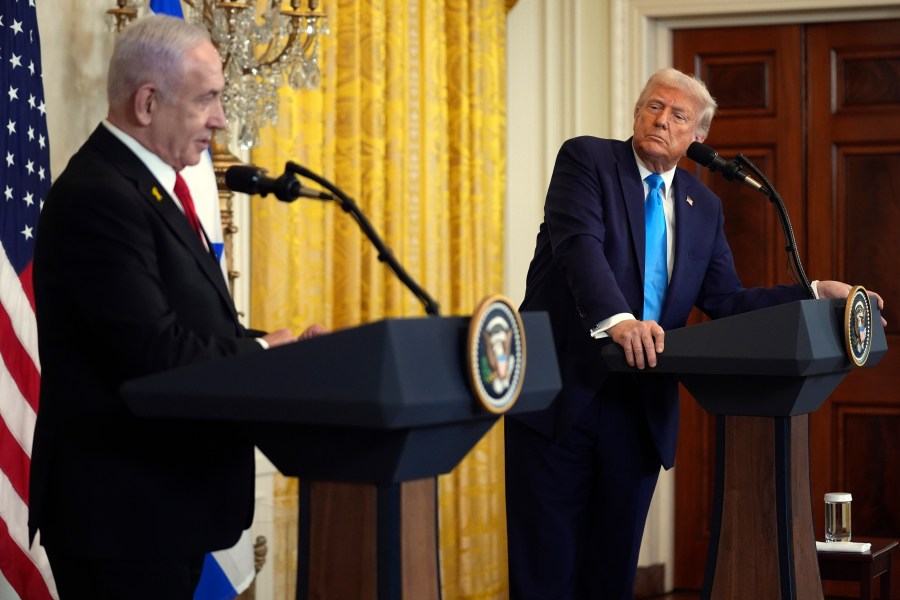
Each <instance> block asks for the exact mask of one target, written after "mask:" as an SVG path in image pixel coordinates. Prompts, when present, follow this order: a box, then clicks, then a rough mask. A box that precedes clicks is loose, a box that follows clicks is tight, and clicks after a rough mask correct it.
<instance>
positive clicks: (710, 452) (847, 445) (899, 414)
mask: <svg viewBox="0 0 900 600" xmlns="http://www.w3.org/2000/svg"><path fill="white" fill-rule="evenodd" d="M898 25H900V23H897V22H889V21H888V22H860V23H853V24H848V23H840V24H820V25H808V26H804V25H785V26H765V27H741V28H716V29H694V30H678V31H676V32H674V35H673V50H674V65H675V66H676V67H677V68H679V69H681V70H683V71H686V72H694V73H697V74H698V75H699V76H700V77H701V78H702V79H703V80H704V81H706V82H707V84H708V86H709V88H710V91H711V92H712V94H713V96H715V97H716V98H717V100H718V102H719V107H720V108H719V112H718V114H717V116H716V118H715V120H714V121H713V127H712V130H711V131H710V136H709V139H708V140H707V143H708V144H709V145H711V146H713V147H714V148H716V149H717V150H718V151H719V153H720V154H721V155H722V156H724V157H726V158H731V157H733V156H734V155H735V154H736V153H738V152H741V153H743V154H744V155H745V156H747V157H749V158H750V159H751V160H752V161H753V162H754V163H755V164H756V165H757V166H759V167H760V169H761V170H762V171H763V172H764V173H766V174H767V176H768V178H769V179H770V180H771V181H772V183H773V184H774V185H775V187H776V188H777V189H778V191H779V192H780V194H781V196H782V197H783V199H784V201H785V204H786V205H787V208H788V212H789V214H790V216H791V220H792V224H793V228H794V232H795V235H796V238H797V241H798V245H799V248H800V254H801V258H802V259H803V264H804V266H805V267H806V272H807V274H808V275H809V278H810V279H839V280H843V281H847V282H850V283H861V284H864V285H866V286H867V287H868V288H870V289H873V290H877V291H879V292H880V293H882V295H883V296H885V297H886V298H887V299H888V305H887V307H886V310H885V316H886V318H887V319H888V321H889V324H888V336H889V337H888V345H889V346H890V345H891V344H892V342H893V341H895V340H896V336H897V333H898V331H900V329H898V327H897V326H896V324H891V323H890V321H891V305H892V302H891V299H894V302H900V275H898V272H900V253H898V251H897V250H898V244H897V242H895V241H894V239H893V237H892V236H891V232H892V231H900V110H898V109H900V37H898V36H897V35H896V31H897V29H896V28H897V27H898ZM892 32H893V33H892ZM682 166H684V167H686V168H692V169H694V168H695V167H694V166H693V165H691V164H690V161H686V163H683V164H682ZM696 170H697V172H698V173H699V174H700V176H701V177H702V178H703V179H704V180H705V181H706V183H707V185H709V186H710V187H711V188H712V189H713V190H714V191H715V192H716V193H717V194H718V195H719V196H720V197H721V198H722V199H723V202H724V203H725V215H726V224H725V229H726V234H727V235H728V239H729V242H730V243H731V246H732V250H733V252H734V255H735V263H736V265H737V268H738V272H739V273H740V275H741V278H742V281H743V282H744V284H745V285H747V286H753V285H773V284H776V283H792V282H793V279H792V277H791V275H790V273H789V270H788V267H787V255H786V253H785V252H784V236H783V233H782V231H781V228H780V225H779V223H778V219H777V215H776V213H775V210H774V207H773V206H771V204H770V203H769V202H768V201H767V200H766V199H765V197H763V196H762V195H761V194H759V193H758V192H755V191H753V190H751V189H749V188H746V187H744V186H740V185H738V184H736V183H731V182H727V181H725V180H724V179H723V178H721V177H720V176H719V175H716V174H710V173H708V172H707V171H705V170H704V169H699V168H696ZM699 318H701V317H700V316H699V315H698V316H695V319H699ZM882 363H883V364H882V365H880V366H879V367H877V368H875V369H867V370H866V371H864V372H859V373H854V374H852V375H851V376H849V377H848V378H847V380H846V381H845V382H844V383H842V384H841V386H840V387H839V389H838V390H837V391H836V392H835V393H834V394H833V395H832V397H831V398H830V399H829V401H828V402H827V403H826V404H825V406H823V407H822V409H820V410H819V411H818V412H817V413H816V414H815V415H813V417H812V419H811V424H810V438H811V440H812V441H811V448H810V450H811V460H812V462H811V478H812V497H813V508H814V519H815V522H814V526H815V530H816V535H817V539H823V532H822V529H823V527H822V519H823V515H822V512H823V506H822V502H819V501H817V500H818V499H821V498H822V496H823V494H824V493H825V492H826V491H850V492H852V493H854V499H855V502H854V523H853V526H854V532H855V533H857V534H859V535H868V536H870V537H887V538H890V537H894V538H898V539H900V479H897V478H891V477H890V476H889V474H890V473H897V472H898V467H900V395H898V392H897V390H898V389H900V385H898V384H900V355H897V353H896V352H895V353H894V354H893V355H892V354H891V353H888V356H887V358H886V359H885V360H884V361H882ZM714 440H715V438H714V435H713V423H712V420H711V419H710V418H709V417H708V416H707V415H706V414H705V413H704V412H703V411H702V409H700V408H699V407H698V406H697V404H696V403H695V402H694V401H693V399H691V398H690V397H689V395H688V394H687V393H683V398H682V426H681V437H680V442H679V450H678V459H677V469H676V515H678V519H677V520H676V525H675V527H676V530H675V549H676V556H675V574H674V575H675V587H676V588H682V589H699V588H700V587H701V586H702V581H703V579H702V577H703V570H704V566H705V561H706V548H707V543H708V535H709V517H710V512H709V511H710V498H711V494H712V472H713V471H712V467H713V459H714V456H715V447H714V443H715V442H714ZM896 562H900V561H896ZM895 567H896V568H895V570H898V573H900V566H898V565H895ZM896 577H898V575H897V574H895V578H896ZM845 587H846V586H845ZM842 589H845V588H839V587H834V586H829V587H826V593H834V592H835V591H841V590H842ZM895 598H900V591H897V592H895Z"/></svg>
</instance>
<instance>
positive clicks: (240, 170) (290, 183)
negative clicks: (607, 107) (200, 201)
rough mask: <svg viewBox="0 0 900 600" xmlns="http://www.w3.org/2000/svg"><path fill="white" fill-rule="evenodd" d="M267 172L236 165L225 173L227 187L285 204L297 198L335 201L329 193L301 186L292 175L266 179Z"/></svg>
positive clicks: (252, 167)
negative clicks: (273, 197)
mask: <svg viewBox="0 0 900 600" xmlns="http://www.w3.org/2000/svg"><path fill="white" fill-rule="evenodd" d="M264 173H265V171H264V170H263V169H260V168H259V167H254V166H253V165H235V166H233V167H228V170H227V171H225V185H227V186H228V189H230V190H232V191H234V192H241V193H244V194H251V195H253V194H260V195H261V196H265V195H266V194H273V195H274V196H275V197H276V198H278V199H279V200H281V201H283V202H292V201H294V200H296V199H297V198H301V197H302V198H315V199H316V200H333V199H334V197H333V196H332V195H331V194H329V193H328V192H320V191H319V190H311V189H309V188H307V187H303V186H302V185H300V182H299V181H297V179H296V178H295V177H294V175H293V174H292V173H287V172H286V173H283V174H282V175H281V176H280V177H278V178H277V179H272V178H271V177H266V176H265V175H264Z"/></svg>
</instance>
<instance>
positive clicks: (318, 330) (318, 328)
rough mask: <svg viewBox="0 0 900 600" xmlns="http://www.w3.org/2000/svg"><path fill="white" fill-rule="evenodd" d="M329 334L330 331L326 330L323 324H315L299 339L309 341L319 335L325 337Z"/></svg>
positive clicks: (305, 330) (304, 331)
mask: <svg viewBox="0 0 900 600" xmlns="http://www.w3.org/2000/svg"><path fill="white" fill-rule="evenodd" d="M326 333H328V329H326V328H325V326H324V325H322V324H321V323H313V324H312V325H310V326H309V327H307V328H306V329H304V330H303V333H301V334H300V337H299V338H297V339H301V340H308V339H309V338H314V337H316V336H317V335H325V334H326Z"/></svg>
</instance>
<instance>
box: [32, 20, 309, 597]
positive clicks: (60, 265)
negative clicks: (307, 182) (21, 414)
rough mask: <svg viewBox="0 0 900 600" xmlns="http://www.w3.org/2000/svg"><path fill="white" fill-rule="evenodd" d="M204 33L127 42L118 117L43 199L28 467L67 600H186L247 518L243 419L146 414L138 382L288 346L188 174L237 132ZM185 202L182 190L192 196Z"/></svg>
mask: <svg viewBox="0 0 900 600" xmlns="http://www.w3.org/2000/svg"><path fill="white" fill-rule="evenodd" d="M223 85H224V78H223V75H222V63H221V60H220V58H219V55H218V53H217V52H216V49H215V47H214V46H213V45H212V43H211V42H210V40H209V36H208V34H207V33H206V32H205V31H204V30H203V29H201V28H198V27H196V26H194V25H190V24H188V23H185V22H184V21H182V20H180V19H174V18H170V17H163V16H151V17H147V18H145V19H140V20H138V21H136V22H135V23H134V24H132V25H131V26H130V27H129V28H128V29H126V31H124V32H123V33H122V34H120V35H119V37H118V39H117V41H116V46H115V49H114V51H113V56H112V58H111V61H110V66H109V80H108V98H109V111H108V116H107V119H106V120H105V121H104V122H103V123H102V124H101V125H100V126H98V127H97V129H96V130H95V131H94V133H93V134H92V135H91V137H90V138H89V139H88V140H87V142H86V143H85V144H84V145H83V146H82V147H81V149H80V150H79V151H78V152H77V153H76V154H75V155H74V156H73V157H72V159H71V161H70V162H69V164H68V166H67V167H66V169H65V171H64V172H63V173H62V174H61V175H60V177H59V178H58V179H57V181H56V182H55V184H54V185H53V187H52V188H51V190H50V192H49V194H48V197H47V201H46V203H45V205H44V208H43V212H42V216H41V221H40V227H39V231H38V234H37V246H36V250H35V258H34V285H35V302H36V313H37V325H38V336H39V348H40V359H41V365H42V380H41V398H40V410H39V412H38V418H37V424H36V427H35V436H34V446H33V460H32V471H31V489H30V496H31V503H30V508H31V514H30V520H29V529H30V534H31V536H32V539H33V537H34V535H35V533H36V531H37V530H40V536H41V537H40V539H41V543H42V544H43V545H44V546H45V548H46V550H47V554H48V556H49V558H50V563H51V566H52V568H53V573H54V578H55V580H56V584H57V587H58V590H59V593H60V597H61V598H62V599H63V600H66V599H70V598H71V599H80V598H122V599H126V598H127V599H130V600H133V599H136V598H148V599H149V598H153V599H159V598H166V599H185V600H187V599H189V598H191V597H192V596H193V591H194V588H195V587H196V584H197V581H198V578H199V574H200V570H201V566H202V562H203V557H204V555H205V554H206V553H207V552H209V551H213V550H217V549H222V548H227V547H230V546H232V545H233V544H234V543H235V542H237V540H238V538H239V536H240V535H241V532H242V531H243V530H244V529H246V528H247V527H249V526H250V524H251V520H252V516H253V501H254V456H253V444H252V442H251V441H250V440H249V439H246V438H243V437H241V435H240V434H239V432H237V431H236V430H235V429H233V428H230V427H228V426H224V425H208V424H202V423H191V422H169V421H165V420H139V419H136V418H135V417H134V416H132V415H131V414H130V412H129V410H128V408H127V407H126V405H125V403H124V401H123V399H122V397H121V396H120V394H119V387H120V386H121V385H122V383H123V382H125V381H126V380H128V379H131V378H134V377H139V376H142V375H147V374H150V373H156V372H159V371H164V370H166V369H172V368H175V367H180V366H184V365H189V364H192V363H196V362H199V361H205V360H210V359H214V358H218V357H225V356H229V355H234V354H237V353H241V352H253V351H262V350H263V349H264V348H266V347H269V346H274V345H279V344H284V343H288V342H291V341H294V340H295V339H296V338H295V336H294V335H293V334H292V333H291V332H290V331H289V330H287V329H281V330H278V331H275V332H273V333H269V334H263V333H262V332H254V331H249V330H247V329H245V328H244V327H242V326H241V325H240V323H239V322H238V318H237V314H236V312H235V308H234V305H233V303H232V300H231V298H230V296H229V293H228V289H227V287H226V283H225V281H224V279H223V277H222V272H221V270H220V268H219V266H218V264H217V262H216V260H215V258H214V257H213V255H212V254H211V253H210V250H209V245H208V240H207V239H206V237H205V234H204V232H203V231H202V227H199V225H197V226H195V227H192V224H191V223H190V222H189V219H188V218H186V217H187V215H189V214H190V212H191V210H190V206H188V205H189V204H191V202H190V199H189V198H184V197H183V198H178V197H176V192H177V190H178V185H179V184H178V183H177V182H178V178H179V177H180V176H179V175H178V172H179V171H181V169H183V168H184V167H185V166H187V165H192V164H196V163H197V162H198V161H199V160H200V154H201V153H202V152H205V151H206V150H207V148H208V146H209V142H210V138H211V136H212V134H213V132H214V131H215V130H218V129H223V128H224V127H225V125H226V121H225V116H224V113H223V111H222V104H221V93H222V88H223ZM182 196H183V193H182Z"/></svg>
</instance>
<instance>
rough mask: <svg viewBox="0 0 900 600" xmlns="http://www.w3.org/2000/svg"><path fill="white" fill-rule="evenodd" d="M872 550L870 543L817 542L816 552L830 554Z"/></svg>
mask: <svg viewBox="0 0 900 600" xmlns="http://www.w3.org/2000/svg"><path fill="white" fill-rule="evenodd" d="M871 549H872V544H870V543H869V542H816V550H819V551H822V550H825V551H828V552H868V551H869V550H871Z"/></svg>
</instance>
